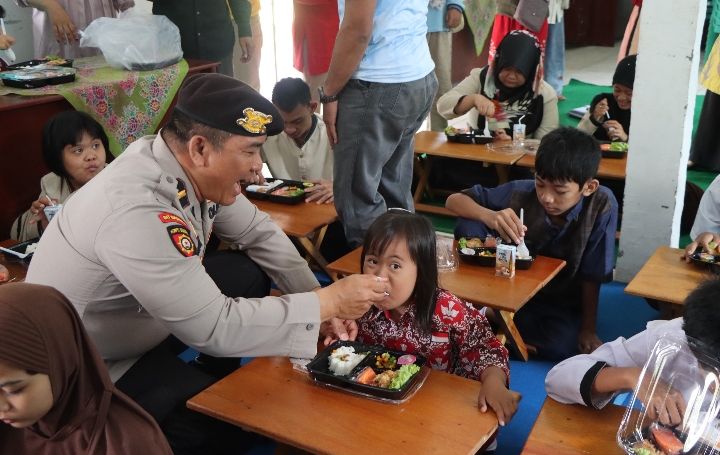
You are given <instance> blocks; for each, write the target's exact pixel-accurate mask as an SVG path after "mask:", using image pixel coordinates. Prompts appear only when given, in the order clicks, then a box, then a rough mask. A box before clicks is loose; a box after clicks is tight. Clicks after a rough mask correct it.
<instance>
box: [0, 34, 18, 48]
mask: <svg viewBox="0 0 720 455" xmlns="http://www.w3.org/2000/svg"><path fill="white" fill-rule="evenodd" d="M13 44H15V38H13V37H12V36H10V35H2V34H0V51H4V50H5V49H7V48H9V47H10V46H12V45H13Z"/></svg>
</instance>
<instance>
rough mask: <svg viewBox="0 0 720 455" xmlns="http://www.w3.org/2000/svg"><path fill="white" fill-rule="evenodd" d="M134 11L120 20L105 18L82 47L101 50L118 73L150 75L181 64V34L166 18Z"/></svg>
mask: <svg viewBox="0 0 720 455" xmlns="http://www.w3.org/2000/svg"><path fill="white" fill-rule="evenodd" d="M134 9H135V8H131V9H129V10H127V11H125V12H123V13H121V14H120V16H118V18H117V19H114V18H110V17H101V18H99V19H95V20H94V21H92V23H90V25H88V26H87V28H86V29H85V31H84V32H83V33H82V38H80V46H81V47H99V48H100V50H101V51H102V53H103V55H104V56H105V60H107V62H108V64H109V65H110V66H112V67H113V68H116V69H128V70H133V71H146V70H153V69H157V68H163V67H166V66H168V65H172V64H174V63H177V62H178V61H180V59H181V58H182V56H183V52H182V48H181V46H180V30H178V28H177V26H176V25H175V24H173V23H172V22H171V21H170V19H168V18H167V17H165V16H155V15H146V14H141V13H137V12H135V11H134Z"/></svg>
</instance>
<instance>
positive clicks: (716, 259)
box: [690, 247, 720, 270]
mask: <svg viewBox="0 0 720 455" xmlns="http://www.w3.org/2000/svg"><path fill="white" fill-rule="evenodd" d="M701 248H702V247H701ZM690 262H692V263H693V264H695V265H696V266H698V267H703V268H709V269H711V270H717V269H716V267H718V266H720V255H716V254H710V253H699V252H695V253H693V254H692V255H690Z"/></svg>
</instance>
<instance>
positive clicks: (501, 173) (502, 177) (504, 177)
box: [495, 164, 510, 185]
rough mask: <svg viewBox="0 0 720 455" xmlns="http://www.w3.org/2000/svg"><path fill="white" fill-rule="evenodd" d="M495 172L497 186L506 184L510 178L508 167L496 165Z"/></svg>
mask: <svg viewBox="0 0 720 455" xmlns="http://www.w3.org/2000/svg"><path fill="white" fill-rule="evenodd" d="M495 170H496V171H497V175H498V184H500V185H502V184H503V183H507V182H508V179H509V178H510V166H507V165H505V164H496V165H495Z"/></svg>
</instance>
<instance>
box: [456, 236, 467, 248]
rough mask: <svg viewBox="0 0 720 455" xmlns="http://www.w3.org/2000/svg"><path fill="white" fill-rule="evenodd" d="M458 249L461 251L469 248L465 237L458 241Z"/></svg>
mask: <svg viewBox="0 0 720 455" xmlns="http://www.w3.org/2000/svg"><path fill="white" fill-rule="evenodd" d="M458 248H460V249H461V250H462V249H463V248H467V239H466V238H465V237H461V238H460V240H458Z"/></svg>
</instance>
